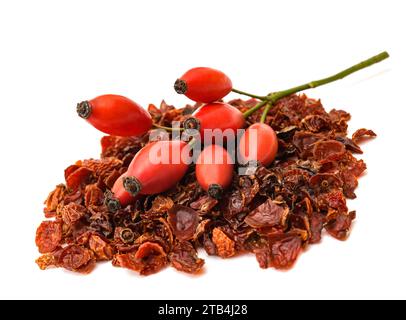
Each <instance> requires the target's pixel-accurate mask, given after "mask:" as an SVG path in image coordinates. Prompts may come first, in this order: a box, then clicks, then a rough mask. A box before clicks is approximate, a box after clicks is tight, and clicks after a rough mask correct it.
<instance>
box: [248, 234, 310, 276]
mask: <svg viewBox="0 0 406 320" xmlns="http://www.w3.org/2000/svg"><path fill="white" fill-rule="evenodd" d="M267 241H268V246H267V247H266V248H265V249H260V250H258V251H257V252H256V256H257V260H258V263H259V265H260V267H261V268H269V267H274V268H276V269H287V268H290V267H291V266H292V265H293V264H294V263H295V261H296V259H297V257H298V255H299V253H300V251H301V249H302V239H301V238H300V236H298V235H297V234H289V233H286V234H278V235H275V236H270V237H269V238H268V239H267Z"/></svg>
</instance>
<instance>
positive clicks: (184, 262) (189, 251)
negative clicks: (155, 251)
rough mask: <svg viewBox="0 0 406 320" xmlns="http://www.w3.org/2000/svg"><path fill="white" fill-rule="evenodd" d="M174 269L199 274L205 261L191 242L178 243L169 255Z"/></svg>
mask: <svg viewBox="0 0 406 320" xmlns="http://www.w3.org/2000/svg"><path fill="white" fill-rule="evenodd" d="M169 260H170V261H171V264H172V267H174V268H175V269H177V270H179V271H183V272H187V273H197V272H199V271H200V270H201V269H202V268H203V265H204V260H203V259H200V258H199V257H198V256H197V252H196V249H195V248H194V247H193V245H192V244H191V243H190V242H189V241H181V242H178V243H177V244H176V245H175V247H174V248H173V250H172V252H171V253H170V254H169Z"/></svg>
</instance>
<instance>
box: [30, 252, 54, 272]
mask: <svg viewBox="0 0 406 320" xmlns="http://www.w3.org/2000/svg"><path fill="white" fill-rule="evenodd" d="M57 261H58V260H57V259H56V258H55V256H54V255H53V254H52V253H46V254H44V255H42V256H40V257H39V258H38V259H37V260H35V263H36V264H37V265H38V267H39V268H40V269H41V270H46V269H48V268H50V267H56V266H57V263H58V262H57Z"/></svg>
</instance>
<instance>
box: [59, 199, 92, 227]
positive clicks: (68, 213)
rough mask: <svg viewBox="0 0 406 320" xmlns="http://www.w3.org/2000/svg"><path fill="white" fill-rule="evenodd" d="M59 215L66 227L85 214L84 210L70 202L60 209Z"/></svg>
mask: <svg viewBox="0 0 406 320" xmlns="http://www.w3.org/2000/svg"><path fill="white" fill-rule="evenodd" d="M61 214H62V220H63V222H64V223H65V224H67V225H72V224H74V223H76V222H78V221H79V220H80V219H81V218H82V217H83V216H84V215H85V214H86V208H85V207H83V206H81V205H80V204H76V203H74V202H71V203H69V204H67V205H66V206H64V207H63V208H62V210H61Z"/></svg>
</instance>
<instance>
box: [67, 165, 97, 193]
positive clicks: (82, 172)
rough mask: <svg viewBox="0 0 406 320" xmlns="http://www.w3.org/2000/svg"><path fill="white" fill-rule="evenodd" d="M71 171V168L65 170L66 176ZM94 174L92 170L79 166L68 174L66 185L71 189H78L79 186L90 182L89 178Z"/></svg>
mask: <svg viewBox="0 0 406 320" xmlns="http://www.w3.org/2000/svg"><path fill="white" fill-rule="evenodd" d="M76 167H77V166H76ZM69 171H71V170H69V168H68V169H67V171H65V176H66V173H67V172H69ZM92 174H93V171H92V170H90V169H88V168H85V167H78V168H77V169H76V170H74V171H73V172H72V173H70V174H69V175H67V176H66V186H67V187H68V189H70V190H77V189H78V188H79V187H81V186H83V185H85V184H87V183H88V182H89V179H90V177H91V175H92Z"/></svg>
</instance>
